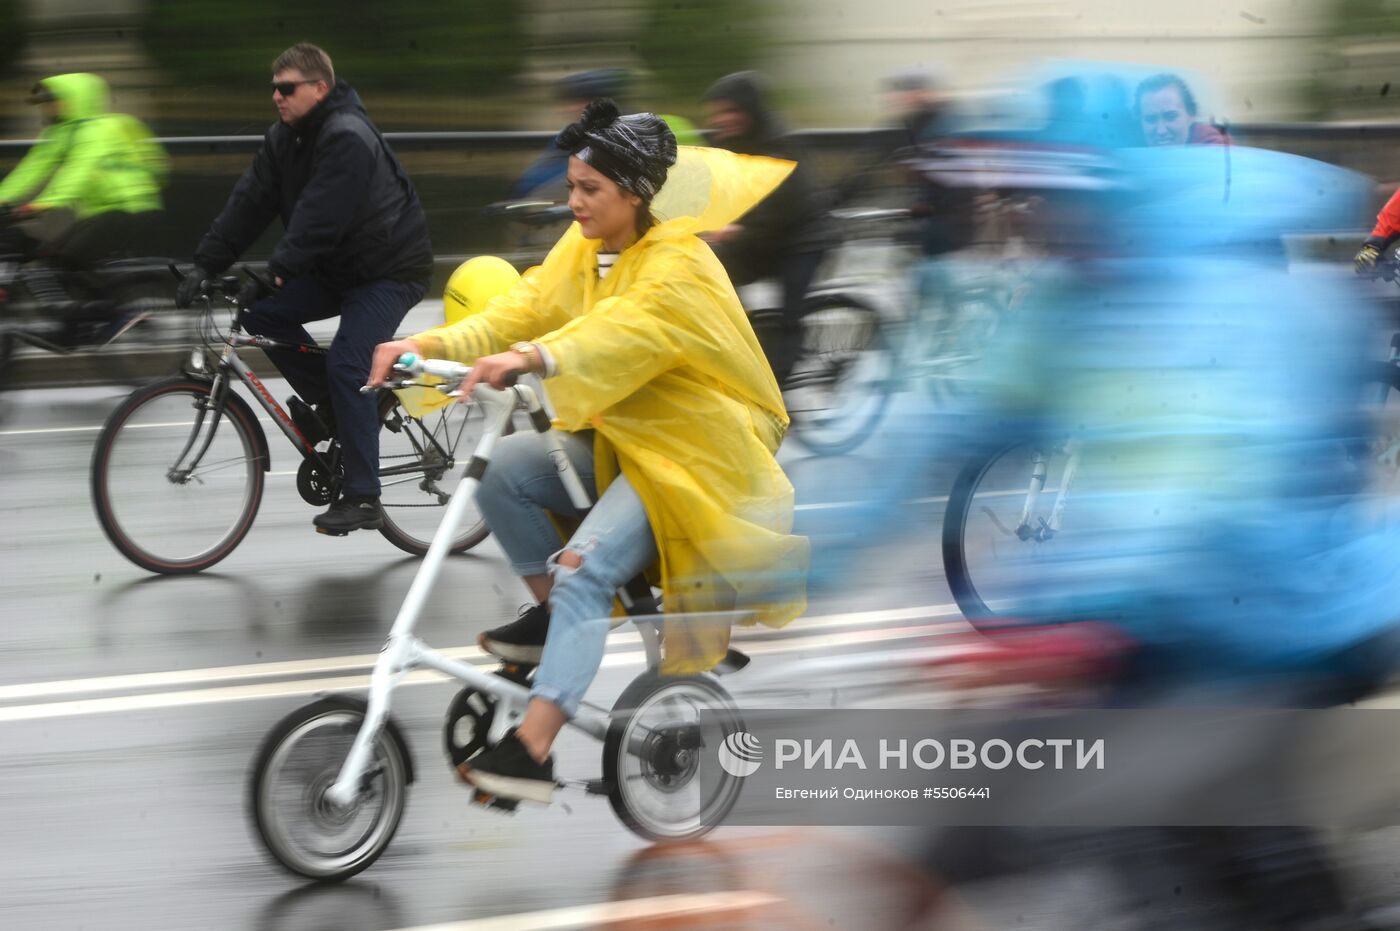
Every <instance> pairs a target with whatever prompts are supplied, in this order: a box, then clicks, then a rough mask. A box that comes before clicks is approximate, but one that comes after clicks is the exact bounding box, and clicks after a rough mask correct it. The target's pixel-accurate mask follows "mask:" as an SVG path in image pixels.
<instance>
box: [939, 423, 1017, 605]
mask: <svg viewBox="0 0 1400 931" xmlns="http://www.w3.org/2000/svg"><path fill="white" fill-rule="evenodd" d="M1020 445H1022V444H1019V443H1007V444H1004V445H1001V446H998V447H996V448H994V449H993V450H991V451H990V452H986V453H983V454H980V455H975V456H973V457H972V458H971V459H969V460H968V462H967V464H966V465H964V466H963V467H962V469H960V470H959V472H958V476H957V478H956V479H954V480H953V490H952V491H951V492H949V494H948V504H947V507H946V508H945V509H944V511H943V574H944V576H945V577H946V578H947V580H948V589H949V590H950V591H951V592H952V593H953V601H955V602H956V603H957V605H958V610H959V611H961V612H962V613H963V617H965V618H966V619H967V620H968V622H969V623H971V624H972V625H973V626H974V627H977V626H979V623H980V622H986V621H990V620H991V619H993V618H994V617H995V616H996V615H995V613H994V612H993V611H992V609H991V608H989V607H988V606H987V603H986V602H985V601H983V600H982V596H981V595H980V594H979V593H978V591H977V586H976V585H974V584H973V582H972V575H971V573H970V572H969V570H968V565H967V552H966V549H965V541H964V534H965V533H966V532H967V518H968V514H969V513H970V511H971V510H972V502H973V498H974V495H975V493H976V491H977V488H978V486H979V485H981V483H982V480H983V479H984V478H986V476H987V473H988V472H989V471H991V469H992V466H994V465H995V464H996V463H997V462H998V461H1000V460H1001V458H1002V457H1003V456H1005V455H1006V454H1007V453H1009V452H1010V451H1011V450H1013V449H1016V448H1017V447H1018V446H1020Z"/></svg>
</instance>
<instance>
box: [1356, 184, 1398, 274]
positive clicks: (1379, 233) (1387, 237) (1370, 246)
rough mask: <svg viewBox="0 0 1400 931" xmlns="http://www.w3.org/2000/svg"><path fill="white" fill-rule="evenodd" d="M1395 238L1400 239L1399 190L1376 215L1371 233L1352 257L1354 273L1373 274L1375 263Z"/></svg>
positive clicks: (1393, 242)
mask: <svg viewBox="0 0 1400 931" xmlns="http://www.w3.org/2000/svg"><path fill="white" fill-rule="evenodd" d="M1396 239H1400V191H1396V192H1395V193H1394V194H1392V195H1391V196H1390V200H1388V201H1386V202H1385V206H1384V207H1382V208H1381V212H1380V213H1379V214H1377V215H1376V225H1375V227H1373V228H1372V230H1371V235H1370V236H1367V237H1366V241H1365V242H1364V243H1363V244H1362V245H1361V251H1360V252H1358V253H1356V258H1355V259H1353V262H1354V263H1355V266H1356V273H1357V274H1358V275H1362V276H1365V277H1371V276H1374V275H1375V273H1376V263H1377V262H1378V261H1380V258H1381V256H1382V255H1384V254H1385V253H1386V252H1387V251H1388V250H1389V249H1390V247H1391V246H1392V245H1394V244H1395V240H1396Z"/></svg>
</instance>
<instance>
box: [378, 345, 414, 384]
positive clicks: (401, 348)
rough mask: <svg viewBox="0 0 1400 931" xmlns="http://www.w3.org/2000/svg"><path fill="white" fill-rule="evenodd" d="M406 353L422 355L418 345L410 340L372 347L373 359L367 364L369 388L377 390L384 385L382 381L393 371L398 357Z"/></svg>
mask: <svg viewBox="0 0 1400 931" xmlns="http://www.w3.org/2000/svg"><path fill="white" fill-rule="evenodd" d="M406 352H414V353H418V354H419V355H422V352H421V351H420V350H419V348H418V344H417V343H415V342H414V341H413V340H411V339H396V340H394V341H392V342H388V343H380V344H379V345H378V346H375V347H374V358H373V360H371V362H370V364H369V386H370V387H371V388H378V387H379V386H380V385H383V384H384V379H386V378H388V377H389V375H390V374H391V373H392V372H393V370H394V363H395V362H397V361H399V356H401V355H403V354H404V353H406Z"/></svg>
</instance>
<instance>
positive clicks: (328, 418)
mask: <svg viewBox="0 0 1400 931" xmlns="http://www.w3.org/2000/svg"><path fill="white" fill-rule="evenodd" d="M287 413H288V414H290V415H291V417H292V423H294V424H296V425H297V429H298V430H300V431H301V435H302V436H304V437H306V441H307V442H308V443H310V444H311V445H312V446H315V445H316V444H317V443H320V442H321V441H323V440H329V439H330V438H331V437H332V436H334V435H335V417H334V415H333V414H331V404H330V402H329V401H322V402H320V403H319V404H316V405H315V406H312V405H310V404H307V403H306V402H305V401H303V400H302V399H301V398H299V397H297V396H296V395H292V396H291V397H290V398H288V399H287Z"/></svg>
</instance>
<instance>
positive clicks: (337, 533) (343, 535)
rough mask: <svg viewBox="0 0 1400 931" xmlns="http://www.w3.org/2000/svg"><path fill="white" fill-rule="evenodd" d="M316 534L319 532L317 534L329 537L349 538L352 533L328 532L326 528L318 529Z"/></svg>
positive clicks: (345, 531) (342, 531)
mask: <svg viewBox="0 0 1400 931" xmlns="http://www.w3.org/2000/svg"><path fill="white" fill-rule="evenodd" d="M316 532H317V533H323V534H325V535H326V536H328V537H348V536H350V531H348V530H327V529H326V528H325V527H317V528H316Z"/></svg>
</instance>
